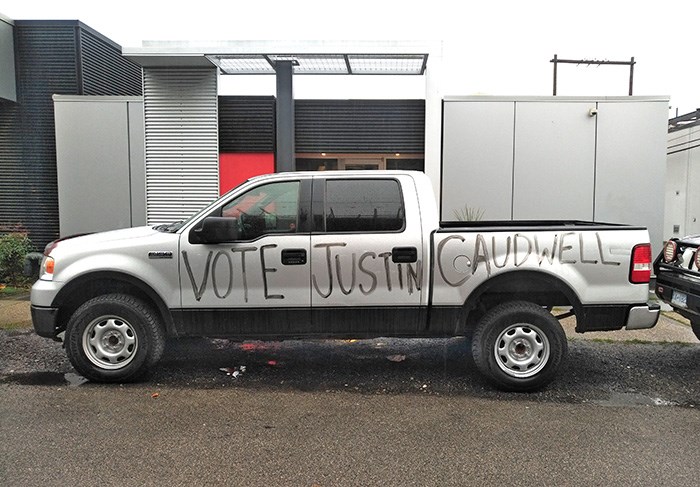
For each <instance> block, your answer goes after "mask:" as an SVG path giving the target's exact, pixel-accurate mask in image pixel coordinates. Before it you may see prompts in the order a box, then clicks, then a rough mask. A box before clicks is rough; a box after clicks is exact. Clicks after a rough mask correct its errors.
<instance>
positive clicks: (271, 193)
mask: <svg viewBox="0 0 700 487" xmlns="http://www.w3.org/2000/svg"><path fill="white" fill-rule="evenodd" d="M298 214H299V181H287V182H280V183H270V184H264V185H262V186H257V187H255V188H253V189H251V190H250V191H247V192H245V193H244V194H242V195H240V196H238V197H237V198H235V199H234V200H232V201H230V202H229V203H227V204H226V205H225V206H224V207H223V208H222V209H221V216H223V217H228V218H237V219H238V224H239V228H240V239H241V240H251V239H254V238H257V237H260V236H261V235H264V234H266V233H294V232H296V231H297V224H298V222H297V217H298Z"/></svg>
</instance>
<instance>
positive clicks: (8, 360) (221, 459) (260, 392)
mask: <svg viewBox="0 0 700 487" xmlns="http://www.w3.org/2000/svg"><path fill="white" fill-rule="evenodd" d="M569 346H570V354H569V360H568V362H567V365H566V367H564V369H563V370H562V371H561V374H560V375H559V377H558V379H557V381H556V382H555V383H553V384H552V385H551V386H549V387H548V388H546V389H545V390H543V391H540V392H537V393H533V394H511V393H503V392H499V391H496V390H494V389H493V388H492V387H491V386H490V384H488V383H487V382H485V381H484V380H483V379H482V378H481V377H480V376H479V375H478V374H477V373H476V371H475V370H474V367H473V365H472V364H471V363H470V361H469V359H468V354H467V353H466V350H465V349H466V343H465V341H464V339H450V340H395V339H376V340H366V341H358V342H351V341H318V342H315V341H291V342H282V343H262V342H250V343H244V344H241V343H235V342H229V341H227V340H206V339H196V340H186V341H181V342H173V343H171V344H170V346H169V348H168V350H167V352H166V355H165V357H164V359H163V360H162V361H161V363H160V364H159V365H158V366H157V367H156V368H155V369H154V370H153V372H152V373H151V375H150V376H149V377H148V378H147V379H145V380H144V381H142V382H140V383H137V384H130V385H112V386H105V385H94V384H89V383H81V382H82V381H81V380H80V378H79V377H77V376H75V375H73V374H72V369H71V367H70V365H69V364H68V363H67V362H66V360H65V358H64V355H63V350H62V349H61V346H60V344H57V343H53V342H50V341H46V340H43V339H40V338H39V337H36V336H35V335H33V334H32V333H29V332H27V331H21V330H20V331H11V332H0V350H2V354H0V485H78V484H101V485H123V484H128V483H131V484H133V485H148V484H151V485H154V484H158V485H164V484H168V485H205V484H217V485H220V484H228V485H307V486H312V485H319V486H329V485H377V484H380V485H485V484H486V485H492V484H504V485H527V484H531V483H535V484H544V485H612V484H619V485H642V484H643V485H678V486H683V485H697V483H698V481H697V477H698V475H699V474H700V467H698V461H699V460H700V454H698V452H699V451H700V435H699V434H698V433H699V432H700V412H699V411H698V409H700V381H699V380H698V379H699V378H700V343H695V344H692V343H691V344H673V343H606V342H595V341H587V340H571V341H570V343H569ZM241 366H245V369H244V370H243V372H242V373H241V370H242V369H241ZM221 368H224V369H228V370H225V371H222V370H220V369H221ZM232 372H239V373H240V375H238V377H234V376H232V375H227V374H230V373H232Z"/></svg>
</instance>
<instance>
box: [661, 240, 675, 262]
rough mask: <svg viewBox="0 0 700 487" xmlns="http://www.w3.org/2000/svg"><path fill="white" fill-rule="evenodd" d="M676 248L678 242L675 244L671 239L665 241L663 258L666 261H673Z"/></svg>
mask: <svg viewBox="0 0 700 487" xmlns="http://www.w3.org/2000/svg"><path fill="white" fill-rule="evenodd" d="M677 248H678V244H676V242H675V241H673V240H669V241H668V242H667V243H666V247H664V260H665V261H666V262H667V263H668V262H673V261H674V259H675V258H676V250H677Z"/></svg>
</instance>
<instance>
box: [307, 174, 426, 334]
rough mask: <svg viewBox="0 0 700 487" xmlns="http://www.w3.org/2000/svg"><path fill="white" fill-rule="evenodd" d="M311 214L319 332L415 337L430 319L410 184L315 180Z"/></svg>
mask: <svg viewBox="0 0 700 487" xmlns="http://www.w3.org/2000/svg"><path fill="white" fill-rule="evenodd" d="M402 183H403V185H404V186H402ZM406 188H407V189H406ZM312 214H313V227H312V237H311V304H312V314H313V320H312V323H313V327H314V330H315V332H316V333H320V334H338V335H346V336H356V337H362V336H373V335H376V334H392V335H413V334H415V333H416V332H417V330H418V329H419V324H420V323H421V322H422V321H423V322H424V319H425V317H424V316H423V313H422V310H420V309H419V306H420V304H421V295H422V293H423V292H426V291H425V290H423V289H421V287H422V284H421V283H422V282H423V272H426V270H425V267H426V266H425V265H424V263H423V255H422V249H423V245H422V235H421V226H420V217H419V211H418V201H417V196H416V191H415V186H414V183H413V180H412V179H411V178H410V177H408V176H383V177H382V176H380V177H377V176H372V175H371V174H368V175H367V176H364V175H363V176H362V177H357V175H355V176H353V177H352V178H350V177H347V176H343V175H333V176H330V175H326V176H317V177H315V178H314V186H313V203H312ZM407 214H408V215H411V218H407V217H406V215H407Z"/></svg>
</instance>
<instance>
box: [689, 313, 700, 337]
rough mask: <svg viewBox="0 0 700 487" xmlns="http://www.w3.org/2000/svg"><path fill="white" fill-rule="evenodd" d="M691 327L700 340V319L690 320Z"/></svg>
mask: <svg viewBox="0 0 700 487" xmlns="http://www.w3.org/2000/svg"><path fill="white" fill-rule="evenodd" d="M690 327H691V328H692V329H693V333H695V336H696V337H697V338H698V340H700V318H698V319H694V320H690Z"/></svg>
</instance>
